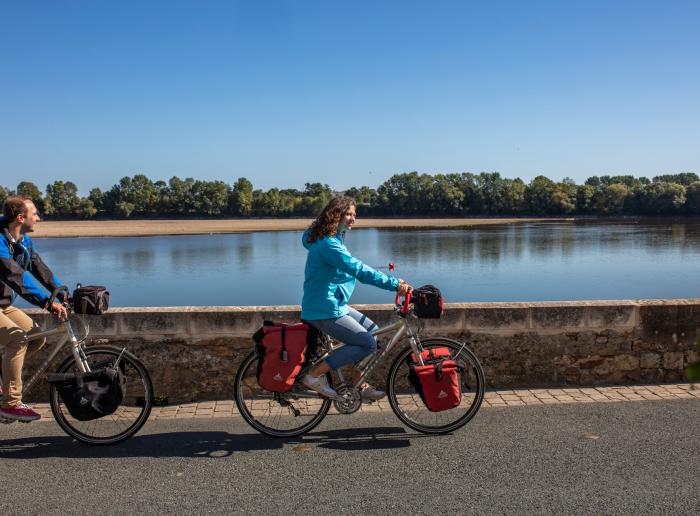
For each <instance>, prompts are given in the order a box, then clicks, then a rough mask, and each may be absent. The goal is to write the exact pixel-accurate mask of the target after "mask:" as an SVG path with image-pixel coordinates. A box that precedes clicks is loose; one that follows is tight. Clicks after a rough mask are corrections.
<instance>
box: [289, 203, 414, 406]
mask: <svg viewBox="0 0 700 516" xmlns="http://www.w3.org/2000/svg"><path fill="white" fill-rule="evenodd" d="M355 209H356V207H355V201H354V199H352V198H351V197H345V196H340V197H335V198H333V199H331V200H330V202H329V203H328V204H327V205H326V207H325V208H323V211H321V213H320V215H319V216H318V217H317V218H316V220H314V221H313V223H312V224H311V226H309V229H307V230H306V231H305V232H304V235H303V237H302V243H303V244H304V247H306V249H308V251H309V254H308V256H307V257H306V267H305V268H304V297H303V299H302V302H301V318H302V319H303V320H304V321H306V322H307V323H309V324H311V325H312V326H314V327H316V328H318V329H319V330H321V331H322V332H324V333H326V334H328V335H330V336H331V337H333V338H335V339H337V340H339V341H340V342H342V343H344V344H345V345H344V346H342V347H340V348H338V349H337V350H335V351H334V352H332V353H331V354H330V355H329V356H328V358H327V359H326V360H325V361H323V362H321V363H319V364H317V365H316V366H315V367H314V368H313V369H311V371H309V373H308V374H307V375H306V376H305V377H304V378H303V380H302V381H303V383H304V385H306V386H307V387H308V388H309V389H312V390H314V391H316V392H318V393H319V394H321V395H323V396H327V397H330V398H334V397H336V396H337V395H338V394H337V393H336V391H335V390H334V389H333V388H331V387H330V386H329V385H328V383H327V382H326V376H325V375H326V373H328V372H329V371H330V370H331V369H332V370H334V371H335V370H338V369H339V368H341V367H343V366H345V365H348V364H354V363H357V362H359V361H360V360H362V359H363V358H364V357H366V356H369V355H371V354H372V353H374V352H375V351H376V350H377V340H376V338H375V337H374V336H373V335H372V333H371V332H372V330H374V329H376V328H377V325H376V324H374V322H372V321H371V320H370V319H369V318H368V317H367V316H366V315H364V314H362V313H360V312H358V311H357V310H355V309H354V308H352V307H350V306H349V305H348V302H349V301H350V296H351V295H352V292H353V290H354V289H355V283H356V281H357V280H360V281H361V282H362V283H367V284H369V285H374V286H375V287H379V288H383V289H385V290H390V291H396V292H398V294H399V295H401V296H404V295H406V293H408V292H409V291H410V290H411V286H410V285H409V284H408V283H406V282H404V281H403V280H400V279H398V278H395V277H394V276H391V275H386V274H383V273H381V272H379V271H376V270H374V269H372V268H371V267H368V266H367V265H365V264H363V263H362V262H361V261H360V260H358V259H357V258H355V257H354V256H352V255H351V254H350V252H349V251H348V250H347V248H346V247H345V242H344V241H345V233H346V231H348V230H349V229H351V228H352V226H353V224H354V223H355V217H356V212H355ZM361 394H362V398H363V399H364V400H378V399H380V398H382V397H383V396H384V392H383V391H381V390H379V389H376V388H374V387H372V386H370V385H367V384H366V385H365V386H364V388H363V389H362V391H361Z"/></svg>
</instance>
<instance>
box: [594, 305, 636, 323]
mask: <svg viewBox="0 0 700 516" xmlns="http://www.w3.org/2000/svg"><path fill="white" fill-rule="evenodd" d="M636 310H637V307H636V306H635V305H632V304H630V305H618V306H607V305H601V306H588V307H587V308H586V315H587V320H586V325H587V326H589V327H591V328H633V327H634V323H635V312H636Z"/></svg>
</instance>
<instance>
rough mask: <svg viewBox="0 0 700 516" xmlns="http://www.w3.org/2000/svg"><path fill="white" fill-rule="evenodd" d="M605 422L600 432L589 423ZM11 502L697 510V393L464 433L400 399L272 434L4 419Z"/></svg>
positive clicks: (101, 507) (4, 464)
mask: <svg viewBox="0 0 700 516" xmlns="http://www.w3.org/2000/svg"><path fill="white" fill-rule="evenodd" d="M584 436H588V437H598V438H597V439H595V438H585V437H584ZM0 439H1V440H0V488H1V489H2V490H3V496H2V497H1V498H0V514H18V513H22V514H39V513H41V514H46V513H52V514H54V513H62V514H74V513H75V514H77V513H81V514H86V513H101V514H125V513H194V514H205V513H266V514H282V513H284V514H312V513H313V514H317V513H318V514H325V513H331V512H333V513H336V514H350V513H353V514H363V513H366V514H378V513H381V514H386V513H389V512H395V513H399V512H402V513H403V512H407V513H430V514H436V513H443V512H456V513H460V514H461V513H465V514H504V513H508V514H523V513H538V514H562V513H574V514H632V513H644V514H649V513H655V514H662V513H663V514H668V513H673V514H697V511H698V507H700V403H699V402H697V401H692V400H689V401H660V402H637V403H605V404H577V405H552V406H537V407H535V406H532V407H506V408H490V409H485V410H482V411H481V412H480V413H479V414H478V415H477V416H476V418H475V419H474V420H473V421H472V422H471V423H469V425H467V426H466V427H465V428H463V429H461V430H459V431H458V432H456V433H454V434H452V435H446V436H437V437H436V436H423V435H421V434H416V433H414V432H412V431H409V430H407V429H406V428H404V427H402V426H401V425H400V424H399V423H398V420H397V419H395V418H394V417H393V415H391V414H365V415H358V414H356V415H353V416H329V417H328V418H327V419H326V420H325V421H324V422H323V423H322V424H321V425H320V427H318V428H317V430H315V431H314V432H313V433H312V434H309V435H308V436H306V437H304V438H303V439H295V440H286V441H285V440H275V439H270V438H266V437H264V436H261V435H258V434H256V433H255V432H254V431H253V430H252V429H250V428H249V427H247V426H246V425H245V423H244V422H243V421H242V420H239V419H196V420H195V419H188V420H169V421H159V422H150V423H148V424H147V425H146V427H145V428H144V429H143V430H142V431H141V432H140V433H139V434H138V435H137V436H135V437H134V438H132V439H131V440H129V441H127V442H126V443H123V444H121V445H118V446H114V447H106V448H93V447H88V446H84V445H80V444H77V443H75V442H73V441H71V440H70V439H69V438H68V437H66V436H64V435H62V434H61V431H60V429H59V428H58V427H57V426H56V425H55V423H53V422H50V423H33V424H30V425H22V426H20V425H19V424H14V425H9V426H5V425H2V426H0Z"/></svg>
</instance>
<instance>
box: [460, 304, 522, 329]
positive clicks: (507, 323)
mask: <svg viewBox="0 0 700 516" xmlns="http://www.w3.org/2000/svg"><path fill="white" fill-rule="evenodd" d="M461 311H462V312H463V314H464V324H465V326H466V327H467V328H469V329H471V330H474V331H479V330H484V329H494V330H515V331H518V330H520V331H522V330H525V329H527V324H528V309H527V308H525V307H522V308H467V309H466V310H461Z"/></svg>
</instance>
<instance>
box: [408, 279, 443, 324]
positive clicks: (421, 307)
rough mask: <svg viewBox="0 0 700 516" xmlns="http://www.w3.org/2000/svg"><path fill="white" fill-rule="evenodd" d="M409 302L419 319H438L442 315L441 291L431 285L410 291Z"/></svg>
mask: <svg viewBox="0 0 700 516" xmlns="http://www.w3.org/2000/svg"><path fill="white" fill-rule="evenodd" d="M411 302H412V303H413V308H414V312H415V314H416V315H417V316H418V317H420V318H421V319H439V318H440V316H442V310H443V305H444V302H443V299H442V293H441V292H440V289H439V288H437V287H435V286H433V285H423V286H422V287H419V288H414V289H413V290H412V291H411Z"/></svg>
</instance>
